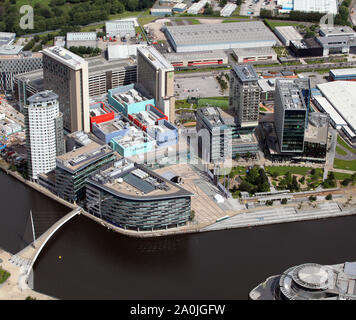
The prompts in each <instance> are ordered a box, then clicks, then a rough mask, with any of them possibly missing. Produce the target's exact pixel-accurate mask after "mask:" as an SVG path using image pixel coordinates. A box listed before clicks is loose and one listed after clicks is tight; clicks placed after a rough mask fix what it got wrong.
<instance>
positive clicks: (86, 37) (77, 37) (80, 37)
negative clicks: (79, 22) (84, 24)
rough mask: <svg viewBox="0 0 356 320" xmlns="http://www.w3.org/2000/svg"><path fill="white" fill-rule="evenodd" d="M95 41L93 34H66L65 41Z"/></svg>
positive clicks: (94, 34)
mask: <svg viewBox="0 0 356 320" xmlns="http://www.w3.org/2000/svg"><path fill="white" fill-rule="evenodd" d="M93 40H96V33H95V32H68V33H67V41H93Z"/></svg>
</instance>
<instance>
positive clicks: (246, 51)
mask: <svg viewBox="0 0 356 320" xmlns="http://www.w3.org/2000/svg"><path fill="white" fill-rule="evenodd" d="M233 51H234V53H235V54H236V55H237V56H239V55H242V56H244V55H250V54H253V55H272V56H274V55H276V52H275V51H274V50H273V49H272V48H271V47H257V48H236V49H233Z"/></svg>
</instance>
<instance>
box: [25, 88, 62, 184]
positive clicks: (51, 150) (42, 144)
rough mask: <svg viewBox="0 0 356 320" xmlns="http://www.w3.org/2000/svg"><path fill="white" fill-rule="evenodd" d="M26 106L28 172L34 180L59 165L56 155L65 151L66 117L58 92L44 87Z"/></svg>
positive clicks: (30, 98) (29, 99)
mask: <svg viewBox="0 0 356 320" xmlns="http://www.w3.org/2000/svg"><path fill="white" fill-rule="evenodd" d="M27 101H28V104H27V105H26V106H25V108H24V114H25V128H26V149H27V162H28V172H29V176H30V178H31V179H32V180H37V176H38V174H40V173H47V172H49V171H51V170H53V169H54V168H55V167H56V156H58V155H61V154H63V153H64V152H65V150H64V140H63V121H62V114H61V113H60V111H59V104H58V96H57V95H56V94H55V93H54V92H53V91H42V92H40V93H37V94H35V95H33V96H31V97H29V98H28V100H27Z"/></svg>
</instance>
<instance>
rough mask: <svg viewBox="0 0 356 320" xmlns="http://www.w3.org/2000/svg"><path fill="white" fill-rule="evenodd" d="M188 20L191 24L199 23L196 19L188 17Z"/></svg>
mask: <svg viewBox="0 0 356 320" xmlns="http://www.w3.org/2000/svg"><path fill="white" fill-rule="evenodd" d="M190 22H191V23H192V24H200V22H199V20H197V19H190Z"/></svg>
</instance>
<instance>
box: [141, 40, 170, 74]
mask: <svg viewBox="0 0 356 320" xmlns="http://www.w3.org/2000/svg"><path fill="white" fill-rule="evenodd" d="M137 50H138V51H140V52H141V53H142V54H143V55H144V56H145V57H146V58H147V59H149V60H150V61H151V62H152V64H153V65H154V66H155V67H156V69H170V70H167V71H174V67H173V66H172V65H171V64H170V63H169V62H168V61H167V59H166V58H165V57H164V56H163V55H162V54H160V53H159V52H158V51H157V49H155V48H154V47H147V46H144V47H139V48H137Z"/></svg>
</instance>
